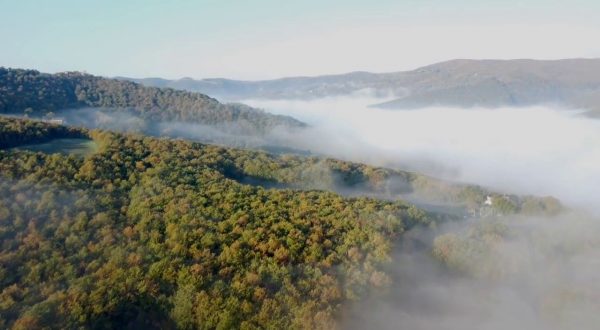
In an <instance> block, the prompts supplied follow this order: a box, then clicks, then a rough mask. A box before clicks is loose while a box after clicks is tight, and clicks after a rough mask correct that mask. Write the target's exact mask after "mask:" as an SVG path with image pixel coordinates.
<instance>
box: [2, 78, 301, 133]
mask: <svg viewBox="0 0 600 330" xmlns="http://www.w3.org/2000/svg"><path fill="white" fill-rule="evenodd" d="M86 107H93V108H104V109H111V111H130V112H132V113H133V114H135V115H138V116H141V117H142V118H144V119H148V120H154V121H176V122H187V123H198V124H206V125H219V124H229V123H243V124H244V125H245V126H248V125H250V126H252V127H253V128H254V129H255V130H256V131H257V132H263V131H265V130H268V129H270V128H273V127H276V126H281V125H283V126H291V127H301V126H303V125H304V124H303V123H301V122H299V121H297V120H295V119H293V118H291V117H286V116H279V115H272V114H269V113H266V112H264V111H261V110H258V109H253V108H250V107H248V106H245V105H241V104H222V103H220V102H218V101H217V100H215V99H213V98H210V97H208V96H206V95H204V94H200V93H193V92H186V91H177V90H173V89H169V88H155V87H145V86H142V85H140V84H137V83H133V82H129V81H121V80H115V79H106V78H102V77H97V76H93V75H89V74H84V73H79V72H66V73H58V74H46V73H40V72H38V71H34V70H22V69H7V68H0V113H4V114H13V115H23V114H27V115H29V116H38V117H39V116H51V115H52V113H55V112H57V111H60V110H65V109H73V108H86Z"/></svg>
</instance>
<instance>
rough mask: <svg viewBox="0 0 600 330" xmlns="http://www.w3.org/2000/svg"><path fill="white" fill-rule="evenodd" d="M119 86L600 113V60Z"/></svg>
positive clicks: (466, 63)
mask: <svg viewBox="0 0 600 330" xmlns="http://www.w3.org/2000/svg"><path fill="white" fill-rule="evenodd" d="M119 79H126V80H132V81H135V82H139V83H141V84H144V85H147V86H157V87H171V88H175V89H183V90H189V91H196V92H202V93H205V94H208V95H211V96H213V97H216V98H222V99H227V100H242V99H250V98H259V99H315V98H321V97H328V96H343V95H349V94H353V93H357V92H360V91H363V90H366V91H368V92H369V93H373V95H375V96H390V95H391V96H393V97H394V98H393V99H392V100H390V101H388V102H385V103H382V104H379V105H377V106H380V107H384V108H391V109H411V108H422V107H428V106H438V105H439V106H457V107H474V106H483V107H500V106H530V105H536V104H557V105H561V106H565V107H569V108H583V109H589V110H594V111H598V112H600V59H564V60H529V59H517V60H468V59H459V60H451V61H447V62H441V63H436V64H432V65H429V66H425V67H421V68H418V69H416V70H412V71H403V72H393V73H370V72H352V73H347V74H340V75H326V76H316V77H290V78H281V79H274V80H263V81H241V80H230V79H222V78H215V79H202V80H194V79H191V78H184V79H179V80H167V79H160V78H147V79H129V78H119Z"/></svg>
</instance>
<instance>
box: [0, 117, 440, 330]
mask: <svg viewBox="0 0 600 330" xmlns="http://www.w3.org/2000/svg"><path fill="white" fill-rule="evenodd" d="M0 130H1V132H2V134H3V135H2V136H15V132H19V139H18V140H19V142H20V143H27V142H35V141H39V139H40V137H43V136H45V135H48V136H50V135H51V136H52V137H64V136H67V135H68V136H70V134H71V133H72V130H69V129H65V130H60V129H58V127H57V126H55V125H51V124H47V123H36V122H33V121H27V120H17V119H6V118H5V119H3V120H2V122H1V125H0ZM77 132H79V134H85V135H87V136H89V137H90V138H93V139H94V140H95V141H96V142H97V143H98V144H99V145H100V149H99V151H98V152H97V153H96V154H94V155H92V156H89V157H86V158H83V157H76V156H73V155H60V154H51V155H49V154H44V153H33V152H28V151H7V150H5V151H0V173H1V178H0V201H1V202H0V235H1V237H2V239H1V241H2V255H1V256H0V260H1V261H0V264H1V268H0V281H1V282H0V286H1V290H2V291H1V294H0V315H1V316H2V320H0V322H1V323H0V324H1V325H0V326H1V327H3V328H6V327H12V328H15V329H31V328H37V327H44V326H46V327H51V328H77V327H81V326H83V327H93V328H115V327H132V328H133V327H138V328H139V327H156V328H158V327H163V328H169V327H177V328H182V329H186V328H195V327H200V328H221V329H227V328H232V327H241V328H246V329H250V328H290V327H291V328H332V327H334V326H335V318H336V315H337V313H338V312H339V309H340V306H341V304H342V303H343V302H344V301H347V300H354V299H359V298H360V297H363V296H364V295H366V294H368V293H369V292H370V291H371V290H381V289H382V288H384V287H385V286H386V285H387V284H388V283H389V281H390V278H389V277H388V275H387V274H386V264H388V263H389V262H390V254H389V252H390V249H391V247H392V245H393V240H394V237H397V236H398V235H400V234H401V233H402V232H403V231H404V230H406V228H408V227H410V226H413V225H415V224H418V223H423V224H426V223H429V222H431V221H432V220H431V219H432V218H431V216H428V215H427V214H426V213H424V212H423V211H420V210H418V209H417V208H415V207H414V206H410V205H408V204H405V203H402V202H385V201H378V200H374V199H368V198H343V197H341V196H340V195H338V194H335V193H331V192H326V191H317V190H309V191H302V190H291V189H264V188H262V187H254V186H251V185H244V184H240V183H239V182H237V181H236V180H234V178H235V177H236V175H237V176H239V175H241V173H245V172H248V169H249V168H251V166H250V165H245V166H244V163H245V161H244V160H242V159H241V158H240V157H242V156H243V155H244V154H245V153H246V151H242V150H234V149H231V150H229V149H226V148H221V147H214V146H209V145H203V144H198V143H191V142H186V141H177V140H161V139H156V138H149V137H143V136H138V135H120V134H115V133H111V132H105V131H91V132H88V131H85V130H77ZM29 139H30V140H29ZM28 140H29V141H28ZM14 143H16V142H14V141H11V144H14ZM240 165H241V166H240Z"/></svg>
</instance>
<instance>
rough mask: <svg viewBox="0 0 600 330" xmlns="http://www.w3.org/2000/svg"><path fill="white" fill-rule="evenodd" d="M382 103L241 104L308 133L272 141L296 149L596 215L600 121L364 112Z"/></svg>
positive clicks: (529, 113)
mask: <svg viewBox="0 0 600 330" xmlns="http://www.w3.org/2000/svg"><path fill="white" fill-rule="evenodd" d="M381 101H382V99H372V98H364V97H347V98H328V99H319V100H314V101H264V100H246V101H244V102H245V103H248V104H250V105H252V106H254V107H259V108H263V109H265V110H267V111H269V112H273V113H277V114H285V115H290V116H293V117H295V118H297V119H299V120H302V121H304V122H307V123H308V124H309V125H311V127H310V128H309V129H307V130H305V131H303V132H302V133H300V134H279V135H273V136H272V138H273V140H276V141H278V143H281V144H285V145H288V146H291V147H294V148H299V149H307V150H310V151H312V152H316V153H322V154H327V155H330V156H333V157H339V158H344V159H347V160H353V161H361V162H366V163H369V164H376V165H382V166H392V167H401V168H405V169H412V170H415V171H419V172H425V173H427V174H430V175H433V176H437V177H441V178H445V179H449V180H457V181H463V182H468V183H476V184H481V185H484V186H488V187H490V188H493V189H496V190H500V191H506V192H511V193H519V194H535V195H553V196H555V197H558V198H559V199H561V200H562V201H564V202H566V203H567V204H568V205H570V206H574V207H583V208H586V209H588V210H590V209H596V206H597V205H596V204H597V203H596V201H597V196H599V195H600V185H598V184H597V183H598V182H600V120H597V119H591V118H588V117H586V116H583V115H582V111H568V110H563V109H558V108H556V107H552V106H547V107H542V106H538V107H528V108H496V109H485V108H473V109H458V108H442V107H437V108H427V109H420V110H410V111H398V110H396V111H394V110H383V109H377V108H371V107H369V105H370V104H374V103H379V102H381Z"/></svg>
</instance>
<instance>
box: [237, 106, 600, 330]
mask: <svg viewBox="0 0 600 330" xmlns="http://www.w3.org/2000/svg"><path fill="white" fill-rule="evenodd" d="M380 101H381V100H373V99H368V98H356V97H354V98H343V99H340V98H332V99H322V100H316V101H257V100H249V101H246V103H249V104H251V105H252V106H255V107H261V108H264V109H266V110H268V111H271V112H275V113H280V114H286V115H291V116H293V117H296V118H298V119H300V120H303V121H305V122H307V123H308V124H310V125H311V127H310V129H307V130H305V131H304V132H302V133H301V135H298V134H288V135H285V134H284V135H281V136H278V137H276V138H279V139H281V141H283V142H281V143H285V144H287V145H288V146H291V147H294V148H301V149H308V150H310V151H313V152H316V153H321V154H327V155H331V156H334V157H340V158H344V159H348V160H354V161H361V162H367V163H370V164H376V165H383V166H390V167H400V168H404V169H407V168H408V169H412V170H415V171H418V172H425V173H427V174H430V175H433V176H437V177H441V178H445V179H449V180H456V181H462V182H468V183H474V184H479V185H483V186H487V187H489V188H491V189H493V190H497V191H501V192H507V193H516V194H535V195H540V196H545V195H552V196H555V197H557V198H559V199H560V200H561V201H563V202H565V203H566V204H567V205H568V206H570V207H571V208H572V209H574V210H578V211H565V212H563V213H562V214H560V215H558V216H552V217H550V216H548V217H539V216H537V217H531V216H530V217H525V216H522V215H521V216H500V217H490V218H483V219H479V218H473V219H468V220H463V221H458V222H449V223H445V224H443V225H440V226H439V227H437V228H427V229H426V228H415V229H413V230H411V231H409V232H407V233H405V235H403V238H402V242H401V243H400V244H399V245H398V247H397V249H396V251H395V255H394V260H395V263H394V265H393V266H392V269H391V270H390V271H391V273H392V274H393V277H394V282H393V283H394V285H393V288H392V290H390V291H389V292H385V293H382V294H378V295H377V294H376V295H374V296H373V297H372V299H369V300H367V301H366V302H360V303H357V304H356V305H354V306H352V307H350V308H348V310H347V311H346V313H345V314H344V317H343V326H344V327H345V328H349V329H365V328H372V329H375V328H376V329H411V330H419V329H423V330H425V329H448V330H454V329H489V330H492V329H493V330H495V329H498V330H499V329H507V328H508V329H594V328H596V327H595V326H596V325H597V324H600V318H599V316H598V313H597V311H598V310H599V309H600V295H599V292H600V287H599V286H598V283H600V275H599V274H600V252H599V251H600V240H599V239H598V237H600V219H598V218H597V215H598V214H599V213H600V205H598V203H597V200H598V196H600V185H598V183H600V121H599V120H595V119H591V118H589V117H586V116H583V115H582V111H568V110H565V109H559V108H557V107H552V106H547V107H542V106H538V107H528V108H497V109H483V108H473V109H457V108H443V107H435V108H427V109H421V110H412V111H390V110H382V109H377V108H371V107H369V106H368V105H370V104H373V103H378V102H380Z"/></svg>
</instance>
